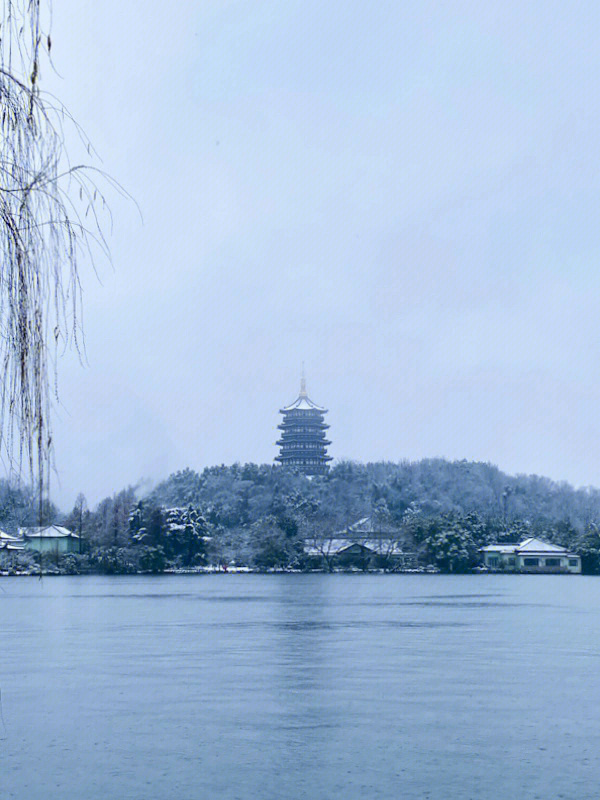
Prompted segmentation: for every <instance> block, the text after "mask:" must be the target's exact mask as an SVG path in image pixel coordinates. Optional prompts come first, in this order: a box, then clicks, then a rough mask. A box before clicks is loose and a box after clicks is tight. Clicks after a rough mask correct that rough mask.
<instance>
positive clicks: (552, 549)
mask: <svg viewBox="0 0 600 800" xmlns="http://www.w3.org/2000/svg"><path fill="white" fill-rule="evenodd" d="M518 549H519V553H566V552H567V548H566V547H559V545H557V544H550V543H549V542H543V541H542V540H541V539H535V538H534V537H533V536H531V537H530V538H529V539H525V540H524V541H522V542H521V544H520V545H519V548H518Z"/></svg>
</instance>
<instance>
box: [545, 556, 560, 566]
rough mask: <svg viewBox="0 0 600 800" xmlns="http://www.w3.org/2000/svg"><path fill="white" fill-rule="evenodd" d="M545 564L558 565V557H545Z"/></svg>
mask: <svg viewBox="0 0 600 800" xmlns="http://www.w3.org/2000/svg"><path fill="white" fill-rule="evenodd" d="M546 566H547V567H560V558H547V559H546Z"/></svg>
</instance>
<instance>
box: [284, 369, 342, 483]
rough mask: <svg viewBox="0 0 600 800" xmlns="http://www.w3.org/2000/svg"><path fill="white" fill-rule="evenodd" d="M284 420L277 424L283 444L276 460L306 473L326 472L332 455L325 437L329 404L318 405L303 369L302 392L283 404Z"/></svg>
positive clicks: (317, 473) (319, 473)
mask: <svg viewBox="0 0 600 800" xmlns="http://www.w3.org/2000/svg"><path fill="white" fill-rule="evenodd" d="M279 413H280V414H283V420H282V422H281V424H280V425H278V426H277V427H278V428H279V430H280V431H281V432H282V433H281V439H279V441H278V442H277V444H278V445H279V447H280V451H279V455H278V456H276V457H275V461H279V462H281V465H282V466H283V467H293V468H294V469H297V470H299V471H300V472H303V473H304V474H305V475H324V474H325V473H326V472H327V470H328V469H329V464H328V462H329V461H331V456H328V455H327V445H328V444H331V442H330V441H329V439H326V438H325V431H326V430H327V428H328V427H329V425H327V423H326V422H325V418H324V415H325V414H326V413H327V409H326V408H322V407H321V406H318V405H317V404H316V403H313V401H312V400H311V399H310V397H309V396H308V394H307V393H306V380H305V378H304V371H302V381H301V384H300V394H299V395H298V397H297V399H296V400H294V402H293V403H292V404H291V405H289V406H286V407H285V408H281V409H280V410H279Z"/></svg>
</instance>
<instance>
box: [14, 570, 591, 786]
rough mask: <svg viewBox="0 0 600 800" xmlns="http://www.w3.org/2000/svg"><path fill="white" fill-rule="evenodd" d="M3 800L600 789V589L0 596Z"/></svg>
mask: <svg viewBox="0 0 600 800" xmlns="http://www.w3.org/2000/svg"><path fill="white" fill-rule="evenodd" d="M0 609H1V611H2V613H1V615H0V689H1V692H2V712H3V720H2V719H0V797H1V798H2V800H4V798H18V800H42V798H43V800H47V798H60V800H75V799H77V800H105V799H106V798H111V800H129V799H130V798H131V799H132V800H200V799H204V798H206V799H207V800H237V799H239V800H254V799H255V798H256V800H297V799H299V798H310V800H321V799H323V800H330V799H331V800H334V798H335V800H337V799H338V798H340V800H355V799H356V800H358V798H360V799H361V800H375V798H386V800H388V799H389V800H395V799H396V798H409V799H412V798H415V800H417V799H419V800H421V799H422V798H430V799H431V800H454V799H456V800H463V798H464V799H468V798H473V799H474V800H505V799H506V800H508V799H510V800H525V799H527V800H529V798H540V799H541V800H554V798H567V799H570V798H573V800H575V798H576V799H577V800H582V799H585V800H587V799H588V798H589V799H590V800H591V798H594V800H596V798H597V797H598V796H599V794H600V579H595V578H586V577H572V576H551V575H548V576H508V575H507V576H502V575H495V576H494V575H473V576H430V575H397V576H383V575H364V576H363V575H356V576H355V575H319V574H314V575H268V576H259V575H220V576H219V575H215V576H164V577H146V576H134V577H114V578H113V577H64V578H50V577H49V578H45V579H44V580H43V581H39V580H38V579H35V578H1V579H0Z"/></svg>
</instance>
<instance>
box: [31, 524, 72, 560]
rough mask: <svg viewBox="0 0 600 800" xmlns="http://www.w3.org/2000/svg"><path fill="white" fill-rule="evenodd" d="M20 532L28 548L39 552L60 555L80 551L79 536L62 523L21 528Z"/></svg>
mask: <svg viewBox="0 0 600 800" xmlns="http://www.w3.org/2000/svg"><path fill="white" fill-rule="evenodd" d="M19 533H20V534H21V537H22V539H23V542H24V544H25V547H26V548H27V549H28V550H37V552H38V553H52V554H53V555H56V556H59V555H62V554H63V553H78V552H79V536H78V535H77V534H76V533H73V532H72V531H70V530H69V529H68V528H63V527H61V526H60V525H46V526H44V527H41V528H20V529H19Z"/></svg>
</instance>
